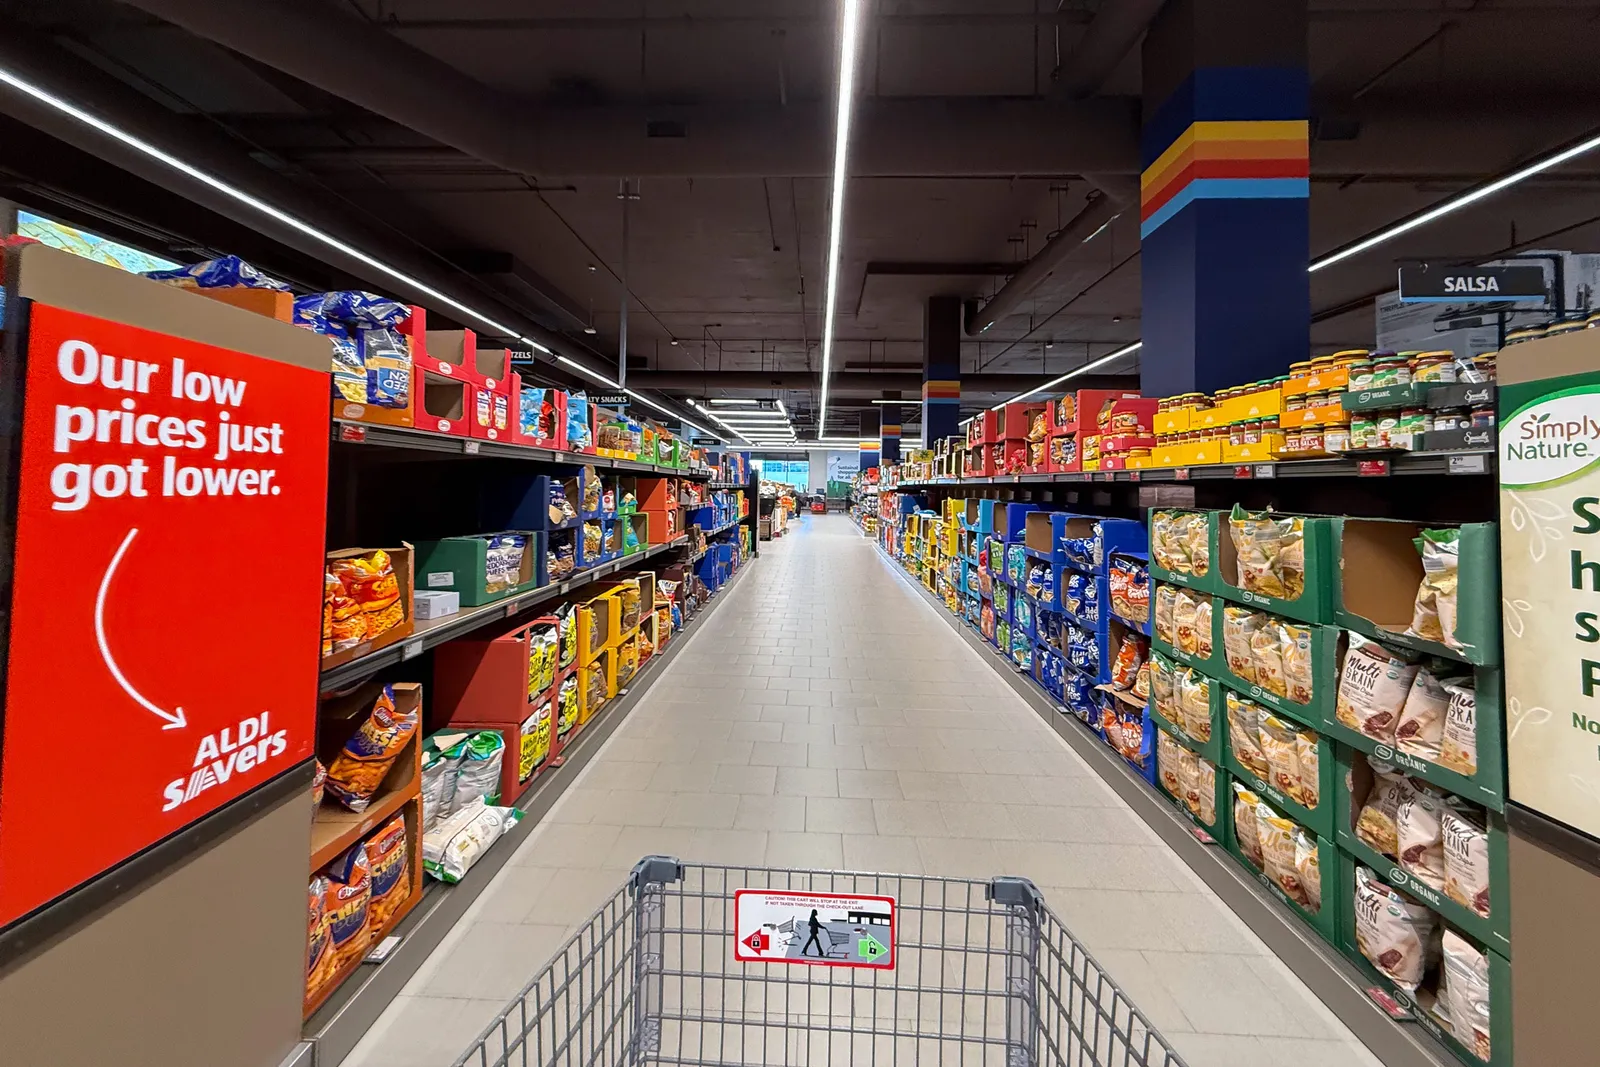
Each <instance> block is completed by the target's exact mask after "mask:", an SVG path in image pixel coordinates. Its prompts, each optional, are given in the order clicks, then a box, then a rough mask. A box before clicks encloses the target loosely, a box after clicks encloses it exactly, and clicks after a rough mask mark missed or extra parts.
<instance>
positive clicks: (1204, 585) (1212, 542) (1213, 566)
mask: <svg viewBox="0 0 1600 1067" xmlns="http://www.w3.org/2000/svg"><path fill="white" fill-rule="evenodd" d="M1157 514H1169V515H1179V514H1185V515H1186V514H1199V515H1203V516H1205V520H1206V545H1207V549H1206V551H1207V558H1208V559H1209V560H1210V565H1209V567H1208V568H1207V569H1206V573H1204V574H1188V573H1185V572H1183V571H1169V570H1167V569H1166V568H1165V567H1163V566H1161V565H1160V564H1159V563H1158V562H1156V554H1155V551H1154V546H1155V543H1156V539H1155V532H1154V527H1155V518H1156V515H1157ZM1150 525H1151V531H1150V532H1151V536H1150V545H1151V549H1152V550H1151V553H1150V577H1151V578H1152V579H1153V580H1155V581H1158V582H1166V583H1167V584H1168V585H1183V586H1188V587H1189V588H1190V589H1198V590H1200V591H1201V592H1203V593H1217V592H1221V585H1222V583H1221V581H1220V580H1219V579H1218V577H1217V553H1218V551H1219V546H1218V540H1217V539H1218V530H1219V516H1218V513H1217V512H1215V511H1199V510H1198V509H1195V508H1154V509H1152V510H1151V512H1150Z"/></svg>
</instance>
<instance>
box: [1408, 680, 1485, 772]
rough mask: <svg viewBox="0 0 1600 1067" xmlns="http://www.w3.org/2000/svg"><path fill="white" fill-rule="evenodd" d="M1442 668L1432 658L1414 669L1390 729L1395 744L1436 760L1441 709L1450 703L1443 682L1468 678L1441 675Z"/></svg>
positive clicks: (1441, 734)
mask: <svg viewBox="0 0 1600 1067" xmlns="http://www.w3.org/2000/svg"><path fill="white" fill-rule="evenodd" d="M1445 669H1446V667H1445V665H1444V664H1442V663H1438V662H1432V663H1427V664H1424V665H1423V666H1422V667H1420V668H1419V669H1418V670H1417V676H1416V678H1415V679H1413V680H1412V682H1411V689H1410V691H1409V692H1408V693H1407V694H1406V702H1405V704H1404V706H1402V707H1401V709H1400V717H1399V719H1398V720H1397V721H1396V726H1395V731H1394V744H1395V747H1396V748H1398V749H1400V751H1402V752H1409V753H1410V754H1411V755H1413V756H1419V757H1421V758H1422V759H1425V760H1427V761H1429V762H1430V763H1438V762H1439V746H1440V744H1441V743H1442V742H1443V741H1444V720H1445V712H1446V710H1447V709H1448V708H1449V707H1450V693H1449V691H1448V690H1446V689H1445V686H1446V684H1450V685H1460V684H1461V683H1462V682H1463V681H1468V682H1469V684H1470V680H1468V679H1463V678H1457V677H1444V674H1443V672H1444V670H1445Z"/></svg>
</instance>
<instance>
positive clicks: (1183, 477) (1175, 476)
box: [1172, 467, 1189, 482]
mask: <svg viewBox="0 0 1600 1067" xmlns="http://www.w3.org/2000/svg"><path fill="white" fill-rule="evenodd" d="M1172 480H1173V481H1175V482H1186V481H1188V480H1189V468H1188V467H1178V468H1177V469H1175V470H1174V471H1173V472H1172Z"/></svg>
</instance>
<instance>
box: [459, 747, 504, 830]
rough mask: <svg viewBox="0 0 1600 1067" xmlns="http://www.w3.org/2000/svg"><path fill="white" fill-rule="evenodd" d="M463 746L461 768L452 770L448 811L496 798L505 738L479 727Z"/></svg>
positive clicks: (498, 791) (498, 794)
mask: <svg viewBox="0 0 1600 1067" xmlns="http://www.w3.org/2000/svg"><path fill="white" fill-rule="evenodd" d="M464 747H465V752H464V754H463V755H462V757H461V769H460V770H459V771H457V772H456V791H455V797H454V799H453V800H452V801H451V803H450V811H451V812H452V813H454V812H457V811H460V810H461V809H462V808H465V807H467V806H468V805H469V804H472V803H473V802H474V801H478V800H482V801H485V802H489V801H494V800H499V799H500V762H501V760H503V759H504V758H505V752H506V741H505V738H504V737H502V736H500V733H499V732H498V731H495V730H480V731H479V732H478V733H475V734H473V735H472V736H471V737H469V738H468V739H467V743H466V745H465V746H464Z"/></svg>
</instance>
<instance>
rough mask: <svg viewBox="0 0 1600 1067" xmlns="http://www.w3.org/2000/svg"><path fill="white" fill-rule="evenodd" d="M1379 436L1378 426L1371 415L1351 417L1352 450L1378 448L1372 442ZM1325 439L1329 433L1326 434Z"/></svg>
mask: <svg viewBox="0 0 1600 1067" xmlns="http://www.w3.org/2000/svg"><path fill="white" fill-rule="evenodd" d="M1376 434H1377V424H1376V423H1375V422H1374V421H1373V418H1372V416H1371V415H1364V414H1357V415H1351V416H1350V445H1349V447H1351V448H1373V447H1376V446H1375V445H1373V444H1372V441H1373V440H1374V438H1375V437H1376ZM1323 436H1324V438H1326V436H1327V433H1326V432H1324V434H1323Z"/></svg>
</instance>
